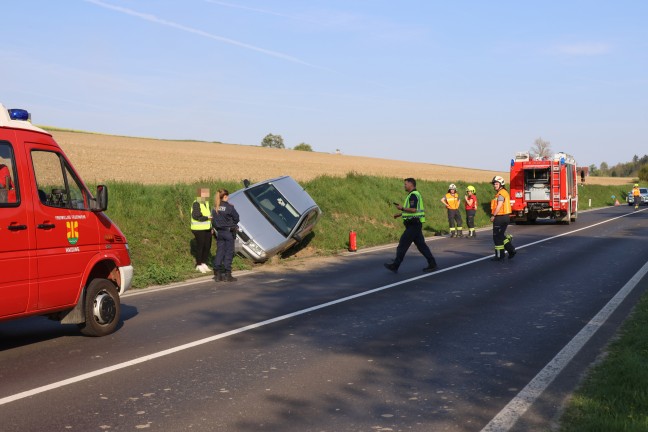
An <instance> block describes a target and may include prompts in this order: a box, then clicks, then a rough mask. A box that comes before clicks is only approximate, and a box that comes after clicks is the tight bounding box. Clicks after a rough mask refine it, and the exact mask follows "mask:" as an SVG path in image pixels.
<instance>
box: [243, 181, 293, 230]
mask: <svg viewBox="0 0 648 432" xmlns="http://www.w3.org/2000/svg"><path fill="white" fill-rule="evenodd" d="M245 194H246V195H247V197H248V198H249V199H250V201H252V203H253V204H254V205H255V206H256V208H257V209H259V211H260V212H261V213H262V214H263V215H264V216H265V217H266V219H268V221H269V222H270V223H271V224H272V225H273V226H274V227H275V228H276V229H277V231H279V232H280V233H282V234H283V235H284V237H287V236H288V234H290V233H291V231H292V230H293V228H295V225H296V224H297V222H299V216H300V214H299V212H298V211H297V210H295V208H294V207H293V206H292V204H290V202H288V200H287V199H286V198H285V197H284V196H283V195H282V194H281V193H280V192H279V191H278V190H277V189H276V188H275V187H274V186H273V185H272V183H265V184H262V185H259V186H256V187H253V188H250V189H248V190H246V191H245Z"/></svg>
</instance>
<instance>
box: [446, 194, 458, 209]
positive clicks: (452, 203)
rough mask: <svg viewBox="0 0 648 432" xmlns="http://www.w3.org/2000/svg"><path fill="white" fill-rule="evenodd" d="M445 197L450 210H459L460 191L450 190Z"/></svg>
mask: <svg viewBox="0 0 648 432" xmlns="http://www.w3.org/2000/svg"><path fill="white" fill-rule="evenodd" d="M445 199H446V203H447V204H448V208H450V210H457V209H458V208H459V200H460V198H459V194H458V193H454V194H451V193H450V192H448V193H447V194H445Z"/></svg>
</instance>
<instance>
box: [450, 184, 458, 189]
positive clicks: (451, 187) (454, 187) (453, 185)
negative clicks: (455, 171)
mask: <svg viewBox="0 0 648 432" xmlns="http://www.w3.org/2000/svg"><path fill="white" fill-rule="evenodd" d="M450 189H454V190H457V186H455V184H454V183H452V184H451V185H450V186H448V190H450Z"/></svg>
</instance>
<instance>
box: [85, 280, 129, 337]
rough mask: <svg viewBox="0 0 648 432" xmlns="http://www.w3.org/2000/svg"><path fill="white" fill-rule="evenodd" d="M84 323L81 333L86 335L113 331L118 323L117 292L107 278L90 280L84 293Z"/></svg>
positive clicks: (106, 333)
mask: <svg viewBox="0 0 648 432" xmlns="http://www.w3.org/2000/svg"><path fill="white" fill-rule="evenodd" d="M83 307H84V309H85V317H86V320H85V323H84V324H81V326H80V327H81V333H83V334H84V335H87V336H105V335H108V334H110V333H112V332H114V331H115V329H116V328H117V324H118V323H119V314H120V310H121V308H120V304H119V294H118V293H117V289H116V288H115V285H114V284H113V283H112V282H110V281H109V280H107V279H95V280H93V281H92V282H90V285H88V288H87V289H86V294H85V304H84V306H83Z"/></svg>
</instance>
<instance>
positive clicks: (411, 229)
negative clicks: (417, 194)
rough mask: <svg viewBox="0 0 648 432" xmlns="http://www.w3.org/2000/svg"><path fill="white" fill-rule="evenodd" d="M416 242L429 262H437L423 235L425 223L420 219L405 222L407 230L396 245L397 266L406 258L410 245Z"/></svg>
mask: <svg viewBox="0 0 648 432" xmlns="http://www.w3.org/2000/svg"><path fill="white" fill-rule="evenodd" d="M412 243H414V244H415V245H416V248H417V249H418V251H419V252H420V253H421V255H423V256H424V257H425V259H426V260H427V262H428V264H436V261H435V260H434V256H433V255H432V251H430V248H429V247H428V245H427V244H426V243H425V237H424V236H423V224H422V223H421V221H419V220H418V219H414V220H411V221H407V222H405V231H404V232H403V234H402V235H401V238H400V240H399V242H398V246H397V247H396V259H395V260H394V265H395V266H396V267H398V266H400V264H401V263H402V262H403V258H405V253H407V250H408V249H409V247H410V246H411V245H412Z"/></svg>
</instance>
